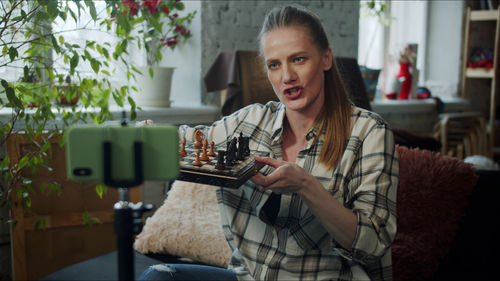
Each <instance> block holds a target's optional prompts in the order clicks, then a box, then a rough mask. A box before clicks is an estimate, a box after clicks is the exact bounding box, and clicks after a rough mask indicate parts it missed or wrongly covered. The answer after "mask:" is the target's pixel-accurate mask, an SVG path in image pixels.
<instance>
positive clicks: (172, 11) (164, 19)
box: [110, 0, 196, 107]
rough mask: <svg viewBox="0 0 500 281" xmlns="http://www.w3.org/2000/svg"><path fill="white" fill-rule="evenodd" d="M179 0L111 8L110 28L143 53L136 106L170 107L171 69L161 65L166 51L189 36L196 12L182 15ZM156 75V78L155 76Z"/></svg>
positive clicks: (140, 0)
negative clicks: (135, 45) (143, 59)
mask: <svg viewBox="0 0 500 281" xmlns="http://www.w3.org/2000/svg"><path fill="white" fill-rule="evenodd" d="M184 10H185V7H184V4H183V3H182V2H181V1H179V0H127V1H121V2H120V3H119V4H118V5H115V6H113V10H112V12H111V15H112V18H111V21H110V22H111V23H112V25H114V26H116V29H115V30H116V35H117V36H119V37H120V38H123V39H124V42H128V41H129V40H132V41H134V42H136V44H137V47H138V49H139V50H143V51H145V53H146V64H145V65H141V66H140V67H139V68H138V69H139V72H140V73H139V74H140V75H139V76H138V77H137V86H138V89H135V90H136V92H138V93H137V94H136V95H134V97H135V98H136V101H137V103H138V105H143V106H167V107H168V106H169V105H170V85H171V78H172V74H173V71H174V69H173V68H171V67H164V66H160V62H161V60H162V57H163V50H164V49H165V48H168V49H172V50H173V49H175V48H176V47H177V46H179V45H180V44H181V43H183V42H184V41H185V40H186V39H188V38H189V37H190V36H191V32H190V30H189V28H188V27H189V24H190V23H191V21H192V20H193V18H194V16H195V14H196V11H194V12H190V13H184V15H181V13H182V11H184ZM155 76H156V77H155Z"/></svg>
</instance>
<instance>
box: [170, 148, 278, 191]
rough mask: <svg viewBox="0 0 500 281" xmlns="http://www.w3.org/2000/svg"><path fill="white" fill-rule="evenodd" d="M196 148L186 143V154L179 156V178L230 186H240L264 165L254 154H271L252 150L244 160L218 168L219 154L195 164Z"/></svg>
mask: <svg viewBox="0 0 500 281" xmlns="http://www.w3.org/2000/svg"><path fill="white" fill-rule="evenodd" d="M196 150H197V149H195V148H194V147H193V144H192V143H190V144H185V151H186V156H182V155H180V156H179V160H180V163H179V165H180V174H179V177H178V178H177V179H178V180H182V181H188V182H196V183H203V184H209V185H215V186H221V187H228V188H239V187H240V186H241V185H242V184H243V183H245V182H246V181H248V180H249V179H250V178H251V177H253V176H254V175H255V174H256V173H257V172H258V171H259V170H260V169H261V168H262V167H263V166H264V164H261V163H256V162H255V160H254V158H253V155H257V156H262V157H264V156H268V155H269V153H266V152H261V151H250V155H247V156H245V157H243V159H242V160H236V161H235V163H234V164H233V165H230V164H226V165H224V169H220V168H219V169H218V168H216V166H217V162H218V159H217V156H212V157H210V156H209V160H208V161H203V160H201V166H195V165H193V162H194V161H195V159H196V153H197V152H196ZM200 150H201V149H200ZM214 150H216V151H220V150H217V149H214Z"/></svg>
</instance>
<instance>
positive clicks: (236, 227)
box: [143, 6, 398, 280]
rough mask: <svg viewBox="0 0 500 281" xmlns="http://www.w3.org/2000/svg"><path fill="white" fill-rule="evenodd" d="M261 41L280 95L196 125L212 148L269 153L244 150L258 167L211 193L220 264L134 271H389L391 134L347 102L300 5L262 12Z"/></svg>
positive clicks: (314, 24)
mask: <svg viewBox="0 0 500 281" xmlns="http://www.w3.org/2000/svg"><path fill="white" fill-rule="evenodd" d="M260 47H261V53H262V56H263V58H264V61H265V65H266V68H267V73H268V77H269V80H270V81H271V84H272V86H273V89H274V91H275V93H276V95H277V96H278V98H279V100H280V102H279V103H278V102H269V103H267V104H266V105H259V104H256V105H250V106H248V107H245V108H243V109H241V110H239V111H238V112H236V113H234V114H232V115H231V116H228V117H225V118H224V119H222V120H220V121H218V122H216V123H214V124H213V125H212V126H210V127H203V129H204V130H205V135H207V136H208V138H209V139H212V140H214V141H215V142H216V143H217V144H219V145H223V144H224V143H225V142H226V141H227V140H230V139H232V138H233V137H235V136H238V135H239V134H240V132H242V133H243V134H244V135H249V136H251V142H250V148H251V149H252V150H260V151H265V152H269V153H270V157H263V158H262V157H255V160H256V161H259V162H262V163H265V164H267V166H266V167H265V168H264V169H262V170H261V171H260V172H261V173H259V174H257V175H256V176H254V177H253V178H252V180H251V181H248V182H247V183H245V184H244V185H243V186H242V187H240V188H239V189H226V188H219V189H218V190H217V198H218V202H219V209H220V212H221V219H222V222H223V229H224V233H225V236H226V239H227V240H228V242H229V245H230V247H231V249H232V250H233V256H232V258H231V263H230V267H229V269H227V270H225V269H215V268H210V267H198V266H188V265H180V266H179V265H172V266H170V267H168V268H170V269H171V270H170V271H173V272H169V273H168V274H165V273H164V272H158V271H156V270H152V269H149V270H147V271H146V272H145V273H144V274H143V277H147V278H152V279H164V278H172V280H187V279H193V278H197V279H199V280H209V278H212V277H213V280H236V279H238V280H252V279H255V280H279V279H281V280H299V279H300V280H325V279H328V280H391V279H392V277H391V274H392V268H391V244H392V241H393V239H394V235H395V233H396V217H395V212H396V186H397V174H398V161H397V156H396V154H395V147H394V142H393V136H392V132H391V131H390V129H389V128H388V125H387V124H386V123H385V122H384V121H383V120H382V119H381V118H380V117H378V116H377V115H376V114H374V113H371V112H368V111H365V110H361V109H359V108H356V107H354V106H353V105H352V104H351V103H350V101H349V99H348V97H347V93H346V90H345V89H344V86H343V83H342V80H341V78H340V75H339V72H338V69H337V67H336V65H335V61H334V59H333V55H332V50H331V48H330V46H329V43H328V39H327V37H326V34H325V32H324V30H323V28H322V26H321V23H320V21H319V19H318V18H317V17H316V16H315V15H313V14H312V13H311V12H310V11H308V10H305V9H304V8H301V7H297V6H287V7H281V8H275V9H273V10H272V11H271V12H270V13H269V14H268V15H267V16H266V19H265V22H264V25H263V27H262V30H261V34H260ZM198 129H199V128H198ZM194 131H195V130H194V128H188V127H186V126H183V127H182V128H181V130H180V132H181V134H182V136H181V137H183V138H187V139H188V141H189V140H190V139H192V136H193V135H194ZM186 272H187V273H188V274H192V275H190V276H187V277H186V276H185V275H183V273H186ZM208 273H211V274H213V275H211V276H212V277H209V275H208ZM182 278H185V279H182Z"/></svg>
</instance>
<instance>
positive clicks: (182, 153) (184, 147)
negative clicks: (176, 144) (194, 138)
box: [179, 139, 187, 156]
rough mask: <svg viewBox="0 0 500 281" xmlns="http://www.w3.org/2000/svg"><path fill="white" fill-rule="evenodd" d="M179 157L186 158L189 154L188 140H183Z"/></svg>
mask: <svg viewBox="0 0 500 281" xmlns="http://www.w3.org/2000/svg"><path fill="white" fill-rule="evenodd" d="M179 155H180V156H186V155H187V152H186V140H185V139H183V140H182V141H181V150H180V151H179Z"/></svg>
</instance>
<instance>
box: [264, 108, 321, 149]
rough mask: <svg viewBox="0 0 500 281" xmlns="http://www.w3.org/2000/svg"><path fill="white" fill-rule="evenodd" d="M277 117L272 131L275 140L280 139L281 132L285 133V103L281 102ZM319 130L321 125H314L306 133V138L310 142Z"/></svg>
mask: <svg viewBox="0 0 500 281" xmlns="http://www.w3.org/2000/svg"><path fill="white" fill-rule="evenodd" d="M276 114H277V117H276V122H275V123H274V125H273V131H272V139H273V140H275V141H276V140H278V139H279V138H280V137H281V134H282V133H283V124H284V122H285V105H284V104H282V103H279V106H278V108H277V112H276ZM318 130H319V126H318V125H315V126H313V127H312V128H311V129H310V130H309V131H308V132H307V134H306V140H307V141H308V142H310V141H311V140H313V139H314V138H315V137H316V135H318Z"/></svg>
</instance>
